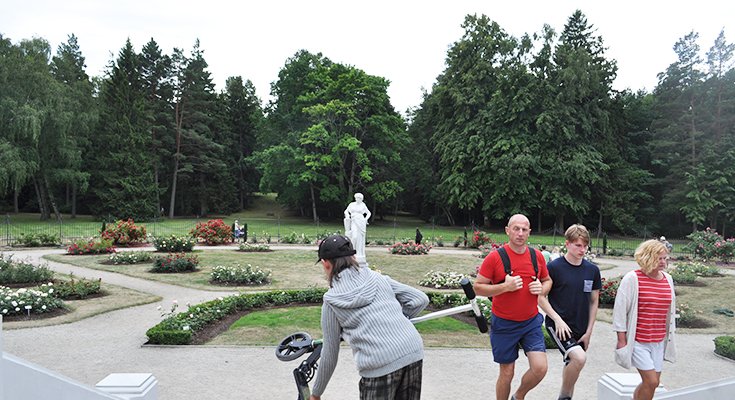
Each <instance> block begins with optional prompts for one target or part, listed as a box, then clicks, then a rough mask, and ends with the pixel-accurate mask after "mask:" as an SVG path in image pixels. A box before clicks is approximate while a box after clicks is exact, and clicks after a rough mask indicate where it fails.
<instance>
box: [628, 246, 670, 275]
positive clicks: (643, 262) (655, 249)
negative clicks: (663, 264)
mask: <svg viewBox="0 0 735 400" xmlns="http://www.w3.org/2000/svg"><path fill="white" fill-rule="evenodd" d="M661 253H668V250H667V249H666V245H665V244H663V243H661V242H659V241H658V240H656V239H650V240H646V241H645V242H643V243H641V244H639V245H638V248H636V249H635V262H637V263H638V266H639V267H641V271H643V273H644V274H647V273H649V272H651V271H653V270H654V269H656V264H658V256H659V254H661Z"/></svg>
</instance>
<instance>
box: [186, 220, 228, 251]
mask: <svg viewBox="0 0 735 400" xmlns="http://www.w3.org/2000/svg"><path fill="white" fill-rule="evenodd" d="M190 234H191V236H193V237H195V238H199V239H201V240H203V241H204V243H205V244H207V245H210V246H212V245H218V244H223V243H229V242H231V241H232V228H231V227H230V226H229V225H226V224H225V223H224V222H222V220H221V219H210V220H209V221H207V222H200V223H198V224H197V225H196V227H194V229H192V230H191V232H190Z"/></svg>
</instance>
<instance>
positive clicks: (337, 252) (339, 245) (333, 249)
mask: <svg viewBox="0 0 735 400" xmlns="http://www.w3.org/2000/svg"><path fill="white" fill-rule="evenodd" d="M355 253H357V251H355V248H354V247H352V242H350V239H348V238H347V236H344V235H332V236H327V238H325V239H324V240H322V242H321V243H320V244H319V259H317V260H316V262H319V261H320V260H333V259H335V258H339V257H345V256H351V255H354V254H355Z"/></svg>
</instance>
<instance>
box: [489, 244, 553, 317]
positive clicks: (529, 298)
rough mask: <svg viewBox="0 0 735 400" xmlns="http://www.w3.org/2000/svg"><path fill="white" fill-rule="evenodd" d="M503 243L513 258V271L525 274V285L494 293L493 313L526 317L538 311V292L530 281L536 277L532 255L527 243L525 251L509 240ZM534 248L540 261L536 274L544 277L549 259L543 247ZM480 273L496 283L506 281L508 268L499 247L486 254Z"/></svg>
mask: <svg viewBox="0 0 735 400" xmlns="http://www.w3.org/2000/svg"><path fill="white" fill-rule="evenodd" d="M503 247H504V248H505V251H506V253H508V258H509V259H510V266H511V270H512V275H513V276H520V277H521V278H523V287H522V288H520V289H518V290H516V291H514V292H505V293H502V294H499V295H496V296H493V299H492V301H493V308H492V311H493V315H497V316H498V317H500V318H503V319H509V320H511V321H525V320H527V319H530V318H532V317H534V316H535V315H536V314H538V296H537V295H534V294H531V292H530V291H529V290H528V284H529V283H531V281H533V276H534V270H533V263H531V255H530V254H529V253H528V247H527V248H526V251H525V252H524V253H523V254H517V253H516V252H514V251H513V250H511V248H510V246H508V245H507V244H505V245H503ZM533 251H535V252H536V263H537V264H538V277H537V278H538V279H544V278H546V277H548V276H549V270H548V269H546V260H545V259H544V256H543V254H541V252H540V251H538V250H536V249H533ZM478 273H479V274H480V275H482V276H483V277H485V278H487V279H489V280H490V281H491V282H492V283H493V284H498V283H502V282H503V281H505V268H504V267H503V261H502V260H501V259H500V255H499V254H498V252H497V251H493V252H491V253H490V254H488V255H487V257H485V260H483V262H482V265H481V266H480V271H478Z"/></svg>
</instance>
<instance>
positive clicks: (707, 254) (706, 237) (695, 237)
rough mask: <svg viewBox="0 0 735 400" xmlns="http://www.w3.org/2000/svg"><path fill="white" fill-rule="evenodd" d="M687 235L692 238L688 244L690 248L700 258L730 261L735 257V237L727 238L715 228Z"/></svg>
mask: <svg viewBox="0 0 735 400" xmlns="http://www.w3.org/2000/svg"><path fill="white" fill-rule="evenodd" d="M687 237H688V238H689V239H690V240H691V243H689V245H688V247H689V249H690V250H692V251H693V252H694V256H695V257H697V258H699V259H702V260H713V259H719V260H720V261H723V262H730V260H731V259H732V258H733V257H735V238H729V239H725V238H723V237H722V235H720V234H719V233H717V231H716V230H714V229H711V228H707V229H705V230H703V231H697V232H694V233H692V234H690V235H689V236H687Z"/></svg>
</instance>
